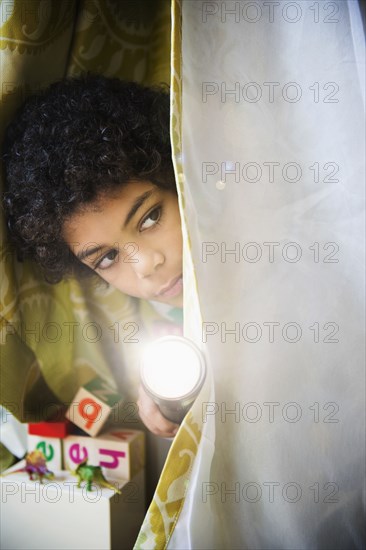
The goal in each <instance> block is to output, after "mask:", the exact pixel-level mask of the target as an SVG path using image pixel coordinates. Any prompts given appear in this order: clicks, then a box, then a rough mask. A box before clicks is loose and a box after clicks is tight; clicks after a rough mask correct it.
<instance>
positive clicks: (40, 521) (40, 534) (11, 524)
mask: <svg viewBox="0 0 366 550" xmlns="http://www.w3.org/2000/svg"><path fill="white" fill-rule="evenodd" d="M24 464H25V461H24V460H23V461H21V462H18V464H15V465H14V466H12V467H11V468H9V469H8V470H7V471H6V472H4V474H7V473H8V472H10V471H13V470H17V469H19V468H22V467H23V466H24ZM54 473H55V479H54V480H45V481H44V482H43V484H40V483H39V481H29V479H28V475H27V474H25V473H23V472H21V473H13V474H11V475H9V476H7V477H1V478H0V488H1V507H0V525H1V532H0V547H1V548H4V549H6V550H13V549H14V550H20V549H27V550H32V549H37V550H42V549H45V550H46V549H47V550H67V549H70V550H71V549H72V550H85V549H88V550H96V549H98V550H110V549H111V550H114V549H116V550H117V549H118V550H122V549H131V548H133V546H134V543H135V541H136V538H137V535H138V533H139V530H140V526H141V524H142V522H143V520H144V516H145V474H144V470H140V472H139V473H138V474H137V475H136V476H135V477H134V478H133V479H131V480H130V481H127V480H126V481H124V480H119V481H118V482H117V483H118V486H119V488H120V489H121V491H122V494H121V495H118V494H115V493H114V491H113V490H111V489H105V488H100V487H99V488H94V487H93V491H87V490H86V488H85V487H84V486H83V483H82V486H81V488H80V489H78V488H77V478H76V477H74V476H72V475H70V474H69V473H68V472H65V471H59V472H54ZM113 483H114V484H115V483H116V481H113Z"/></svg>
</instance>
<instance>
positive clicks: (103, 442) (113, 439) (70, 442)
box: [63, 429, 145, 479]
mask: <svg viewBox="0 0 366 550" xmlns="http://www.w3.org/2000/svg"><path fill="white" fill-rule="evenodd" d="M63 458H64V465H65V468H67V469H69V470H72V471H73V470H75V468H76V467H77V465H78V464H80V462H83V461H84V460H85V459H86V458H87V459H88V463H89V464H92V465H93V466H101V467H102V468H103V469H104V471H105V472H106V476H107V477H109V478H114V479H131V477H133V476H134V475H135V474H136V473H138V472H139V471H140V470H141V469H142V468H144V466H145V434H144V432H141V431H139V430H120V429H114V430H113V429H112V430H110V431H108V432H107V433H104V434H102V435H100V436H98V437H88V436H80V435H70V436H68V437H67V438H66V439H65V440H64V453H63Z"/></svg>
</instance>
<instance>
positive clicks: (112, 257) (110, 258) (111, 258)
mask: <svg viewBox="0 0 366 550" xmlns="http://www.w3.org/2000/svg"><path fill="white" fill-rule="evenodd" d="M117 256H118V250H115V249H113V250H110V251H109V252H107V254H105V255H104V256H103V258H102V259H101V260H99V262H98V263H97V264H96V265H95V268H96V269H108V267H110V266H111V265H112V264H114V263H115V261H116V257H117Z"/></svg>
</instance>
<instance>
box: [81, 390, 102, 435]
mask: <svg viewBox="0 0 366 550" xmlns="http://www.w3.org/2000/svg"><path fill="white" fill-rule="evenodd" d="M89 406H90V407H92V412H90V413H87V411H86V408H87V407H89ZM78 411H79V414H80V415H81V416H82V417H83V418H84V420H86V421H87V423H86V424H85V427H86V429H87V430H90V428H91V427H92V425H93V424H94V422H95V421H96V420H98V419H99V414H100V413H101V412H102V407H101V406H100V405H99V404H98V403H96V402H95V401H94V399H91V398H90V397H86V398H85V399H83V400H82V401H80V403H79V406H78Z"/></svg>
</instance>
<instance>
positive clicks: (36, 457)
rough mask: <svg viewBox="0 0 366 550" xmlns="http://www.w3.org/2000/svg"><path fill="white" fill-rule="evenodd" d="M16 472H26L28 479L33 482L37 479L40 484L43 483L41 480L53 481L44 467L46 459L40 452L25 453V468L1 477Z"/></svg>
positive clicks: (51, 474)
mask: <svg viewBox="0 0 366 550" xmlns="http://www.w3.org/2000/svg"><path fill="white" fill-rule="evenodd" d="M17 472H26V473H27V474H28V475H29V479H30V480H32V481H35V480H37V479H39V481H40V483H42V482H43V478H46V479H53V478H54V477H55V476H54V473H53V472H51V471H50V470H49V469H48V468H47V465H46V458H45V456H44V454H43V453H42V451H38V450H37V451H32V452H30V453H27V455H26V457H25V466H23V468H19V470H13V471H12V472H8V473H7V474H3V475H6V476H8V475H10V474H15V473H17Z"/></svg>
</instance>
